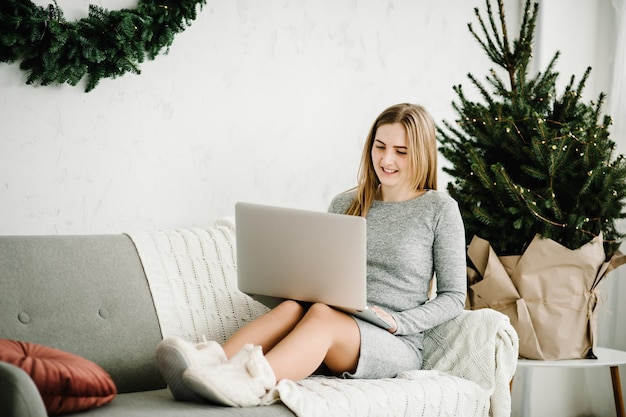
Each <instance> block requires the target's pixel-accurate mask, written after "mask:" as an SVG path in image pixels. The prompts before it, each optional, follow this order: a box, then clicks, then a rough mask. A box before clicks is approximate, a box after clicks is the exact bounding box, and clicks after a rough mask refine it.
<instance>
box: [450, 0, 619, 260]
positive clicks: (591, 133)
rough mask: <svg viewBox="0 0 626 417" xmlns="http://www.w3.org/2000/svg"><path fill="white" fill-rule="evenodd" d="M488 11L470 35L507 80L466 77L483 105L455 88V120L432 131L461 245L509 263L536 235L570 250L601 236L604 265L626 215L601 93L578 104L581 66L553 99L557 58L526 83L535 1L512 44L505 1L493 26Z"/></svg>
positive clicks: (615, 245) (616, 244) (582, 82)
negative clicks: (484, 249) (460, 225)
mask: <svg viewBox="0 0 626 417" xmlns="http://www.w3.org/2000/svg"><path fill="white" fill-rule="evenodd" d="M485 3H486V8H487V20H485V19H483V17H482V16H481V14H480V12H479V10H478V9H477V8H476V9H475V14H476V17H477V19H478V23H479V25H480V30H481V32H482V36H479V34H478V33H477V32H476V31H475V30H474V28H473V27H472V25H471V24H469V25H468V27H469V31H470V32H471V34H472V35H473V36H474V38H475V39H476V40H477V41H478V42H479V44H480V45H481V46H482V49H483V50H484V51H485V52H486V53H487V55H488V57H489V58H490V60H491V61H492V62H494V63H495V64H496V65H497V66H498V67H500V68H499V69H498V71H499V73H500V74H504V75H505V80H503V79H502V78H500V76H499V75H498V72H496V70H493V69H492V70H491V71H490V73H489V74H488V75H487V77H486V80H487V83H488V84H489V86H490V88H489V89H488V88H487V87H485V86H484V85H482V84H481V83H480V82H479V81H478V80H477V79H476V78H475V77H474V76H472V75H471V74H468V77H469V79H470V81H471V83H472V84H473V86H474V87H476V88H477V90H478V92H479V93H480V97H482V99H483V101H484V102H482V103H481V102H474V101H470V100H469V99H468V98H467V97H466V95H465V94H464V92H463V88H462V87H461V86H460V85H457V86H455V87H454V90H455V92H456V93H457V95H458V99H459V102H458V103H453V107H454V109H455V111H456V112H457V113H458V115H459V119H458V120H457V121H456V122H457V123H456V124H451V123H448V122H446V121H444V126H445V128H446V129H442V128H440V127H438V136H439V141H440V143H441V145H442V146H441V152H442V154H443V155H444V157H445V158H446V159H448V160H449V161H450V162H451V167H444V168H443V169H444V171H445V172H447V173H449V174H450V175H452V176H453V177H454V180H453V182H451V183H450V184H449V185H448V190H449V192H450V194H451V195H452V196H453V197H454V198H455V199H456V200H457V201H458V202H459V207H460V209H461V214H462V216H463V220H464V222H465V226H466V232H467V236H466V237H467V239H468V241H469V239H471V238H472V237H473V236H474V235H476V236H480V237H482V238H484V239H486V240H488V241H489V242H490V243H491V245H492V247H493V248H494V249H495V250H496V251H497V252H498V254H499V255H509V254H521V253H523V250H524V249H525V247H526V246H527V244H528V243H530V241H531V240H532V239H533V237H534V236H535V234H540V235H541V236H543V237H547V238H551V239H553V240H555V241H556V242H558V243H560V244H562V245H563V246H566V247H568V248H570V249H576V248H578V247H580V246H582V245H583V244H585V243H587V242H588V241H589V240H591V239H592V238H593V237H594V236H598V235H600V234H602V236H603V238H604V242H605V253H606V254H607V257H609V256H611V255H612V254H613V253H614V251H616V250H617V248H618V247H619V244H620V240H621V238H622V237H623V235H622V234H620V233H619V232H618V231H617V230H616V225H615V221H616V220H617V219H621V218H624V217H626V213H625V212H624V211H623V208H624V198H625V197H626V163H625V161H624V156H623V155H618V156H617V157H614V156H613V152H614V151H615V143H614V142H613V141H611V140H610V138H609V126H610V125H611V123H612V122H611V118H610V117H609V116H608V115H604V116H602V115H601V109H602V105H603V103H604V100H605V94H600V96H599V98H598V100H597V101H596V102H593V101H592V102H590V103H583V102H582V101H581V92H582V90H583V88H584V85H585V82H586V80H587V78H588V76H589V73H590V70H591V68H588V69H587V71H586V72H585V73H584V75H583V77H582V79H581V80H580V81H579V82H578V83H576V82H575V78H574V76H572V77H571V78H570V81H569V83H568V85H567V87H565V91H564V92H563V93H562V94H561V95H557V93H556V87H555V82H556V80H557V77H558V74H557V72H555V70H554V66H555V62H556V60H557V58H558V55H559V53H558V52H556V53H555V55H554V57H553V58H552V60H551V61H550V63H549V64H548V66H547V68H546V69H545V71H543V72H539V73H537V74H536V75H534V76H530V75H529V73H528V66H529V61H530V59H531V57H532V44H533V33H534V29H535V22H536V18H537V13H538V4H537V3H535V4H534V5H531V3H530V0H527V1H526V5H525V9H524V14H523V20H522V23H521V28H520V32H519V37H518V39H516V40H514V41H513V42H512V43H511V42H510V40H509V38H508V34H507V27H506V24H505V13H504V7H503V1H502V0H498V16H499V19H496V18H494V12H493V10H492V8H491V4H490V0H485ZM498 20H499V22H498ZM497 22H498V23H499V29H500V30H498V24H497ZM502 70H504V71H502Z"/></svg>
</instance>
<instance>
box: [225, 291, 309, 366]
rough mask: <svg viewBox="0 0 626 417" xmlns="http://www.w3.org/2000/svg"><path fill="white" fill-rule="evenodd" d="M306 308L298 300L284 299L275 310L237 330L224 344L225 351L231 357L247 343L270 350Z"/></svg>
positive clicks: (291, 327) (302, 314)
mask: <svg viewBox="0 0 626 417" xmlns="http://www.w3.org/2000/svg"><path fill="white" fill-rule="evenodd" d="M304 313H306V309H305V307H304V306H302V305H301V304H300V303H298V302H296V301H291V300H288V301H284V302H282V303H281V304H279V305H278V306H276V307H275V308H274V309H273V310H271V311H269V312H267V313H266V314H264V315H262V316H260V317H258V318H257V319H256V320H254V321H252V322H250V323H249V324H247V325H246V326H244V327H242V328H241V329H239V330H237V331H236V332H235V333H234V334H233V335H232V336H231V337H230V338H229V339H228V340H227V341H226V342H225V343H224V344H223V345H222V347H223V348H224V352H225V353H226V356H227V357H228V358H231V357H232V356H233V355H234V354H235V353H237V352H238V351H239V350H240V349H241V348H242V347H243V346H244V345H245V344H247V343H252V344H253V345H260V346H261V347H262V348H263V352H269V351H270V350H271V349H272V348H273V347H274V346H275V345H276V344H277V343H278V342H279V341H281V340H282V339H283V338H284V337H285V336H287V334H289V332H291V331H292V330H293V328H294V327H295V326H296V325H297V324H298V322H299V321H300V320H301V319H302V317H303V316H304Z"/></svg>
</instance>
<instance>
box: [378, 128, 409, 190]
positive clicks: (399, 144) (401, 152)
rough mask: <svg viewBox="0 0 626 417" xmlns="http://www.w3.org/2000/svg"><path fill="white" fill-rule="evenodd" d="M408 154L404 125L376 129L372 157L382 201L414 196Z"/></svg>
mask: <svg viewBox="0 0 626 417" xmlns="http://www.w3.org/2000/svg"><path fill="white" fill-rule="evenodd" d="M408 151H409V149H408V140H407V131H406V129H405V127H404V125H402V124H401V123H390V124H382V125H380V126H379V127H378V129H377V130H376V136H375V137H374V143H373V145H372V150H371V157H372V164H373V166H374V171H375V172H376V176H377V177H378V180H379V181H380V188H381V197H382V199H383V200H385V201H403V200H406V199H408V198H412V197H414V196H415V194H416V190H415V188H414V187H413V185H412V184H413V172H412V169H411V164H410V159H409V155H408Z"/></svg>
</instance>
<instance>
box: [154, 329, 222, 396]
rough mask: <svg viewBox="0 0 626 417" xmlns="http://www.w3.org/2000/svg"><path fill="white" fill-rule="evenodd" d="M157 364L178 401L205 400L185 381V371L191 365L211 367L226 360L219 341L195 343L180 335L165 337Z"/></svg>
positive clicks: (160, 344)
mask: <svg viewBox="0 0 626 417" xmlns="http://www.w3.org/2000/svg"><path fill="white" fill-rule="evenodd" d="M156 358H157V365H158V367H159V371H160V372H161V376H163V379H165V382H166V383H167V385H168V387H169V389H170V391H171V392H172V395H173V396H174V398H175V399H176V400H178V401H195V402H203V401H204V400H203V398H202V397H200V396H198V395H197V394H195V393H194V392H193V391H192V390H191V389H189V388H188V387H187V386H186V385H185V383H184V382H183V372H184V371H185V370H186V369H187V368H189V367H190V366H203V367H211V366H217V365H219V364H222V363H225V362H226V360H227V359H226V354H225V353H224V350H223V349H222V347H221V346H220V344H219V343H217V342H214V341H206V340H204V341H203V342H200V343H198V344H197V345H195V346H194V345H193V344H192V343H191V342H188V341H186V340H184V339H182V338H180V337H168V338H165V339H164V340H163V341H161V343H159V345H158V346H157V350H156Z"/></svg>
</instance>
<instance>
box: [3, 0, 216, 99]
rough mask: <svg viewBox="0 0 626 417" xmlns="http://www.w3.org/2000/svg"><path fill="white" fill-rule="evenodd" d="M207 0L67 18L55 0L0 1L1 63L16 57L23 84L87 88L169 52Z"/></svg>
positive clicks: (154, 1)
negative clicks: (42, 2) (40, 1)
mask: <svg viewBox="0 0 626 417" xmlns="http://www.w3.org/2000/svg"><path fill="white" fill-rule="evenodd" d="M205 3H206V0H139V3H138V5H137V8H136V9H133V10H130V9H121V10H114V11H109V10H106V9H104V8H102V7H98V6H95V5H89V14H88V16H87V17H85V18H82V19H80V20H77V21H73V22H68V21H67V20H65V18H64V17H63V11H62V10H61V9H60V8H59V7H58V5H57V4H56V2H55V3H54V4H49V5H48V6H47V7H42V6H37V5H35V4H33V3H32V2H31V1H30V0H1V1H0V62H6V63H13V62H16V61H20V68H21V69H22V70H24V71H26V72H27V73H28V77H27V80H26V83H27V84H40V85H49V84H52V83H68V84H70V85H76V84H77V83H78V82H79V81H80V80H81V79H82V78H83V77H84V76H87V86H86V89H85V90H86V91H91V90H92V89H93V88H94V87H96V85H97V84H98V82H99V81H100V79H102V78H109V77H111V78H114V77H117V76H120V75H123V74H125V73H126V72H129V71H130V72H133V73H135V74H139V73H140V72H141V71H140V69H139V63H141V62H143V61H144V59H145V58H146V57H147V58H148V59H151V60H152V59H154V58H155V57H156V56H157V55H158V54H159V53H160V52H161V51H162V50H163V49H164V48H165V49H166V50H165V52H166V53H167V51H168V50H169V47H170V45H171V44H172V42H173V40H174V36H175V35H176V34H177V33H179V32H182V31H183V30H184V29H185V28H186V26H188V25H189V24H191V22H192V21H193V20H194V19H195V18H196V15H197V6H198V5H200V7H202V5H204V4H205Z"/></svg>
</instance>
